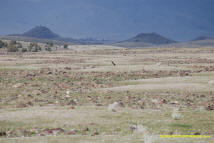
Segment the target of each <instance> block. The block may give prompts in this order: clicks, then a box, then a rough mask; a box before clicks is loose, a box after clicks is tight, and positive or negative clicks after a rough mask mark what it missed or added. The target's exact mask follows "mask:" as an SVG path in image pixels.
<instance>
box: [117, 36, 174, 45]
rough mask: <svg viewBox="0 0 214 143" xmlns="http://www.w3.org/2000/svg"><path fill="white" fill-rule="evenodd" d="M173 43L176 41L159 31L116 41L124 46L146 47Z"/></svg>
mask: <svg viewBox="0 0 214 143" xmlns="http://www.w3.org/2000/svg"><path fill="white" fill-rule="evenodd" d="M171 43H176V41H174V40H171V39H168V38H166V37H163V36H161V35H159V34H157V33H140V34H138V35H137V36H135V37H133V38H131V39H128V40H125V41H122V42H119V43H116V45H117V46H124V47H146V46H154V45H162V44H171Z"/></svg>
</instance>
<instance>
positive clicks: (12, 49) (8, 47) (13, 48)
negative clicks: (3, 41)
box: [7, 44, 19, 52]
mask: <svg viewBox="0 0 214 143" xmlns="http://www.w3.org/2000/svg"><path fill="white" fill-rule="evenodd" d="M7 51H8V52H18V51H19V49H18V48H17V47H16V46H15V45H13V44H9V46H7Z"/></svg>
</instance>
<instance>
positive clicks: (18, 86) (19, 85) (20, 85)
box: [13, 83, 22, 88]
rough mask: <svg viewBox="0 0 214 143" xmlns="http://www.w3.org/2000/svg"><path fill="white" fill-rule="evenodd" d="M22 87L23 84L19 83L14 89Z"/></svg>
mask: <svg viewBox="0 0 214 143" xmlns="http://www.w3.org/2000/svg"><path fill="white" fill-rule="evenodd" d="M20 87H22V84H21V83H17V84H15V85H13V88H20Z"/></svg>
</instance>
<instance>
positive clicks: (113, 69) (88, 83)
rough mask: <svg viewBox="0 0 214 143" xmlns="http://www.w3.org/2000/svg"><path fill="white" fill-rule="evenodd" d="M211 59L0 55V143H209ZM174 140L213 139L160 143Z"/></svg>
mask: <svg viewBox="0 0 214 143" xmlns="http://www.w3.org/2000/svg"><path fill="white" fill-rule="evenodd" d="M213 54H214V49H213V48H212V47H210V48H197V49H194V48H191V49H188V48H176V49H175V48H152V49H124V48H118V47H113V46H99V45H95V46H93V45H91V46H86V45H85V46H69V50H64V51H63V50H62V51H61V50H60V51H53V52H39V53H24V54H2V55H1V57H0V142H3V143H15V142H17V143H23V142H24V143H25V142H26V143H34V142H35V143H37V142H42V143H46V142H51V143H52V142H53V143H61V142H65V143H66V142H69V143H70V142H81V143H82V142H83V143H86V142H87V143H88V142H97V143H100V142H103V143H109V142H117V143H118V142H127V143H130V142H133V143H138V142H145V143H163V142H164V143H171V142H175V143H186V142H188V143H212V142H214V136H213V134H214V56H213ZM112 61H114V63H116V65H115V66H114V65H112ZM114 102H117V103H118V104H119V107H118V108H116V109H115V110H114V111H115V112H113V111H110V110H108V106H109V104H112V103H114ZM175 109H176V112H175V113H174V111H175ZM172 115H173V116H172ZM174 115H175V116H174ZM169 134H173V135H176V134H177V135H186V134H188V135H194V134H196V135H199V134H200V135H209V136H211V138H208V139H163V138H160V137H159V135H169Z"/></svg>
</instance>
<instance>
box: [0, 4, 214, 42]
mask: <svg viewBox="0 0 214 143" xmlns="http://www.w3.org/2000/svg"><path fill="white" fill-rule="evenodd" d="M213 7H214V0H0V18H1V20H0V35H8V34H19V33H23V32H25V31H28V30H29V29H31V28H33V27H35V26H39V25H42V26H46V27H48V28H50V29H51V30H52V31H54V32H55V33H57V34H59V35H61V36H63V37H72V38H96V39H108V40H124V39H128V38H130V37H132V36H134V35H136V34H138V33H147V32H156V33H158V34H161V35H163V36H166V37H168V38H171V39H174V40H177V41H187V40H191V39H194V38H195V37H197V36H214V14H213V13H214V8H213Z"/></svg>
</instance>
